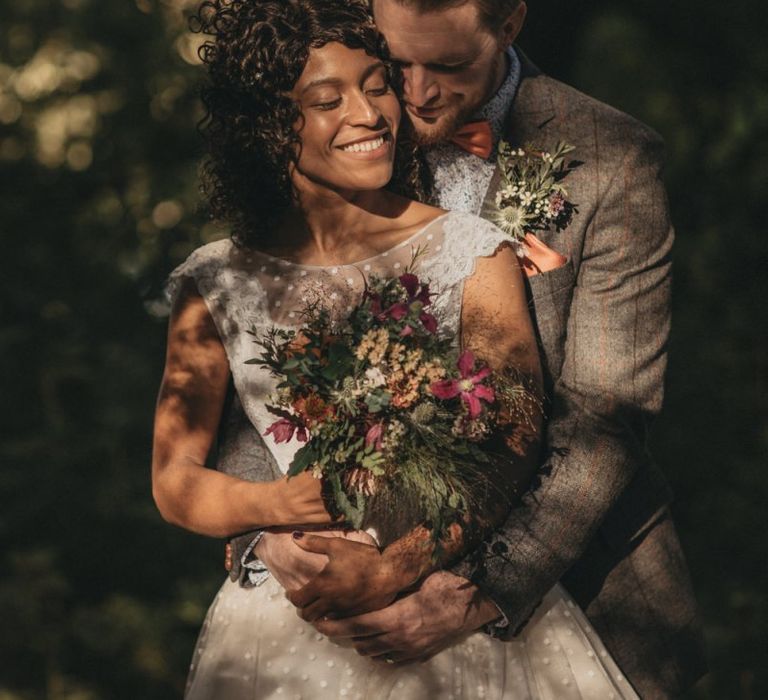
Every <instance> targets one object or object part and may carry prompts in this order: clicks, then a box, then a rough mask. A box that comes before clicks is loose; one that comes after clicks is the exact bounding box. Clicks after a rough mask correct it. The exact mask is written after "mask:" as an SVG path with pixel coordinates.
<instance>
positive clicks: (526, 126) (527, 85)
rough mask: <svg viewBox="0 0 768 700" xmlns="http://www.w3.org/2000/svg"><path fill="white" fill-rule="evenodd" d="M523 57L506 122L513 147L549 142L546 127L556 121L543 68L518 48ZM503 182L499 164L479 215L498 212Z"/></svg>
mask: <svg viewBox="0 0 768 700" xmlns="http://www.w3.org/2000/svg"><path fill="white" fill-rule="evenodd" d="M515 50H516V51H517V55H518V57H519V58H520V85H519V86H518V88H517V93H516V94H515V99H514V101H513V102H512V109H511V110H510V111H509V114H508V115H507V121H506V124H505V125H504V138H505V139H506V140H507V141H509V142H510V143H511V144H512V145H513V146H523V145H525V144H527V143H531V144H533V145H535V146H541V147H545V146H546V145H547V142H546V138H547V133H546V130H547V127H548V126H549V124H550V123H551V122H553V121H554V120H555V116H556V112H555V107H554V103H553V101H552V96H551V95H550V92H549V89H548V88H547V86H546V85H545V84H544V83H543V81H541V80H537V78H538V77H539V76H541V75H542V73H541V71H540V70H539V69H538V68H537V67H536V66H535V65H534V64H533V63H532V62H531V60H530V59H529V58H528V57H527V56H526V55H525V54H524V53H523V52H522V51H521V50H520V49H519V48H517V47H516V49H515ZM500 182H501V171H500V170H499V166H498V164H497V165H496V168H495V169H494V171H493V176H492V177H491V181H490V183H489V184H488V190H487V191H486V193H485V198H484V200H483V205H482V207H481V208H480V216H482V217H483V218H485V219H491V218H492V217H493V214H494V212H495V211H496V192H497V191H498V189H499V184H500Z"/></svg>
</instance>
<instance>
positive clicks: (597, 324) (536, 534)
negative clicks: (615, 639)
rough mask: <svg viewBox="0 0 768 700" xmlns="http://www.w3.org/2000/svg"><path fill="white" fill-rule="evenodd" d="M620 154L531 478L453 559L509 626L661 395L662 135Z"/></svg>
mask: <svg viewBox="0 0 768 700" xmlns="http://www.w3.org/2000/svg"><path fill="white" fill-rule="evenodd" d="M618 160H619V162H618V163H617V165H616V166H615V168H614V171H613V173H612V174H609V176H608V177H609V183H608V185H607V186H606V187H604V188H603V189H602V192H603V195H602V198H601V200H600V201H599V202H598V205H597V206H596V207H595V209H594V210H593V211H594V213H593V217H592V220H591V221H590V223H589V228H588V230H587V234H586V237H585V240H584V249H583V257H582V260H581V265H580V266H579V270H578V274H577V280H576V288H575V290H574V295H573V299H572V301H571V307H570V313H569V317H568V324H567V336H566V340H565V348H564V360H563V366H562V371H561V373H560V377H559V379H558V380H557V381H556V383H555V386H554V388H553V392H552V407H551V412H550V413H551V415H550V419H549V423H548V426H547V434H546V438H545V444H544V449H545V452H544V454H545V461H544V464H543V467H542V469H541V472H540V478H539V480H538V482H537V484H536V485H535V486H534V487H533V488H532V489H531V490H530V492H529V493H528V494H527V495H526V496H525V498H524V499H523V502H522V504H521V505H520V506H519V507H516V508H515V509H513V511H512V512H511V514H510V516H509V517H508V519H507V521H506V522H505V524H504V526H503V527H502V528H501V529H500V530H499V531H497V532H496V533H495V534H494V535H493V536H492V538H491V539H490V540H489V541H488V542H486V544H485V546H484V548H483V550H482V551H483V554H482V555H481V556H479V557H477V558H476V560H475V562H474V564H473V563H472V562H470V561H469V560H467V561H465V562H462V563H461V564H460V565H458V566H457V567H455V568H454V569H453V571H454V572H455V573H457V574H460V575H462V576H465V577H467V578H472V580H473V581H474V582H475V583H476V584H477V585H478V586H479V587H480V588H481V590H482V591H483V592H484V593H485V594H486V595H488V596H489V597H490V598H491V599H492V600H493V601H494V602H495V603H496V604H497V606H498V607H499V609H500V610H501V611H502V612H503V613H504V615H505V616H506V618H507V620H508V621H509V624H510V630H511V631H515V630H517V629H519V628H520V627H521V626H522V625H523V624H524V623H525V622H526V621H527V619H528V617H529V616H530V614H531V612H532V611H533V609H534V608H535V607H536V606H537V605H538V603H539V601H540V600H541V599H542V597H543V596H544V594H546V593H547V591H548V590H549V589H550V588H551V587H552V586H553V585H554V584H555V583H556V582H557V581H558V580H559V579H560V578H561V577H562V576H563V574H564V573H565V572H566V571H567V570H568V569H569V568H570V567H571V566H572V565H573V564H574V563H575V562H576V561H578V559H579V558H580V557H581V555H582V553H583V552H584V550H585V549H586V547H587V545H588V544H589V542H590V540H591V539H592V537H593V536H594V535H595V532H596V530H597V528H598V527H599V526H600V524H601V522H602V521H603V519H604V517H605V516H606V514H607V513H608V512H609V511H610V509H611V507H612V506H613V505H614V503H615V502H616V501H617V499H618V498H619V497H620V496H621V494H622V493H623V492H624V490H625V489H626V488H627V486H628V484H629V483H630V481H631V480H632V478H633V477H634V476H635V474H636V473H637V471H638V470H639V469H642V468H645V467H644V466H643V465H644V464H645V463H646V456H645V451H646V447H645V441H646V434H647V428H648V423H649V420H650V418H652V417H653V416H654V415H655V414H656V413H658V411H659V409H660V407H661V402H662V394H663V379H664V372H665V369H666V345H667V338H668V334H669V323H670V319H669V315H670V281H671V278H670V250H671V246H672V240H673V231H672V228H671V225H670V220H669V214H668V208H667V200H666V194H665V191H664V187H663V184H662V180H661V161H662V143H661V140H660V139H659V138H658V137H657V136H655V135H654V134H652V133H650V132H643V133H642V139H640V141H639V143H636V144H633V145H632V146H631V147H629V148H627V149H626V150H625V152H624V155H623V157H621V158H619V159H618ZM478 560H479V565H478Z"/></svg>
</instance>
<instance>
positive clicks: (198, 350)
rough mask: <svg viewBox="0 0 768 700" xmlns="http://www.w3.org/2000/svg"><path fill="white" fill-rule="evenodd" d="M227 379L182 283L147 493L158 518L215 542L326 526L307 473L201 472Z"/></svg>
mask: <svg viewBox="0 0 768 700" xmlns="http://www.w3.org/2000/svg"><path fill="white" fill-rule="evenodd" d="M228 381H229V365H228V362H227V356H226V352H225V350H224V347H223V345H222V343H221V340H220V338H219V335H218V332H217V330H216V326H215V324H214V322H213V319H212V318H211V315H210V313H209V312H208V308H207V307H206V305H205V302H204V300H203V299H202V297H201V296H200V295H199V294H198V293H197V290H196V289H195V285H194V282H192V280H189V279H186V280H184V282H183V283H182V286H181V289H180V291H179V294H178V296H177V298H176V300H175V302H174V306H173V310H172V313H171V319H170V324H169V329H168V349H167V353H166V361H165V371H164V372H163V379H162V383H161V385H160V393H159V396H158V400H157V409H156V412H155V427H154V439H153V450H152V494H153V496H154V499H155V503H156V504H157V507H158V509H159V510H160V513H161V514H162V516H163V517H164V518H165V519H166V520H167V521H168V522H171V523H173V524H175V525H179V526H180V527H183V528H185V529H187V530H192V531H193V532H198V533H200V534H204V535H210V536H214V537H223V536H229V535H232V534H234V533H238V532H243V531H245V530H249V529H252V528H255V527H265V526H270V525H296V524H305V523H306V524H309V523H326V522H329V520H330V516H329V515H328V513H327V512H326V510H325V508H324V506H323V501H322V497H321V493H320V482H319V481H318V480H317V479H313V478H312V477H311V476H310V475H309V474H306V475H301V476H298V477H296V478H292V479H280V480H277V481H272V482H261V483H259V482H255V483H254V482H248V481H243V480H241V479H237V478H235V477H232V476H229V475H227V474H223V473H221V472H218V471H215V470H213V469H208V468H207V467H205V460H206V457H207V455H208V452H209V450H210V449H211V445H212V443H213V440H214V438H215V435H216V432H217V430H218V427H219V421H220V419H221V412H222V407H223V403H224V396H225V392H226V388H227V383H228Z"/></svg>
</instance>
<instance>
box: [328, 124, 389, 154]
mask: <svg viewBox="0 0 768 700" xmlns="http://www.w3.org/2000/svg"><path fill="white" fill-rule="evenodd" d="M336 148H337V149H338V150H340V151H341V152H342V153H344V155H347V156H350V157H352V158H355V159H357V160H376V159H378V158H381V157H382V156H387V155H389V151H390V149H391V148H392V133H391V132H390V131H382V132H380V133H378V134H376V135H374V136H366V137H365V138H362V139H357V140H355V141H349V142H347V143H344V144H341V145H340V146H336Z"/></svg>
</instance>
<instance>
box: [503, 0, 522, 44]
mask: <svg viewBox="0 0 768 700" xmlns="http://www.w3.org/2000/svg"><path fill="white" fill-rule="evenodd" d="M526 14H528V5H526V4H525V3H524V2H523V1H522V0H520V2H519V3H517V6H516V7H515V9H514V10H512V12H511V14H510V15H509V17H507V19H506V20H505V21H504V22H503V23H502V25H501V29H500V30H499V44H500V46H501V47H502V48H505V49H506V48H508V47H510V46H512V44H514V43H515V40H516V39H517V36H518V34H520V30H521V29H522V28H523V24H524V22H525V16H526Z"/></svg>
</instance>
